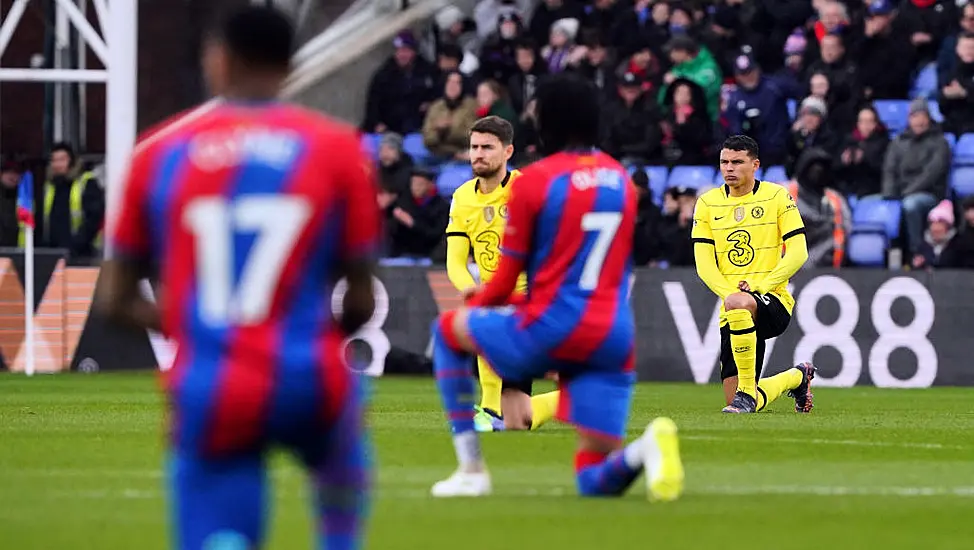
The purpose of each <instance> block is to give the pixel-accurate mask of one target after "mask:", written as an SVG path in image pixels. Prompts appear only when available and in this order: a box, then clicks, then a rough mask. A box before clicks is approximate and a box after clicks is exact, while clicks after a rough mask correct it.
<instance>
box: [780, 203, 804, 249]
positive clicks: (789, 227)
mask: <svg viewBox="0 0 974 550" xmlns="http://www.w3.org/2000/svg"><path fill="white" fill-rule="evenodd" d="M777 197H778V199H777V203H778V204H777V207H778V232H779V233H780V234H781V241H782V242H784V243H785V245H786V246H787V244H788V242H787V241H788V239H790V238H792V237H794V236H795V235H802V234H804V233H805V222H803V221H802V216H801V214H799V213H798V205H796V204H795V199H794V198H793V197H792V196H791V193H788V192H787V191H779V192H778V195H777Z"/></svg>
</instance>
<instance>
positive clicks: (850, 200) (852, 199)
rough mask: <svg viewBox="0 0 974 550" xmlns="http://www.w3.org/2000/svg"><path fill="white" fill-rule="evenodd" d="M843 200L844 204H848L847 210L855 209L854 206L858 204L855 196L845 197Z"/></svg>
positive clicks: (857, 198)
mask: <svg viewBox="0 0 974 550" xmlns="http://www.w3.org/2000/svg"><path fill="white" fill-rule="evenodd" d="M845 200H846V202H848V203H849V208H855V207H856V204H858V203H859V197H857V196H855V195H846V198H845Z"/></svg>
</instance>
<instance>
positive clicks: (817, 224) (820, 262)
mask: <svg viewBox="0 0 974 550" xmlns="http://www.w3.org/2000/svg"><path fill="white" fill-rule="evenodd" d="M836 183H837V182H836V180H835V173H834V171H833V169H832V155H831V153H829V152H828V151H826V150H824V149H821V148H819V147H810V148H808V149H806V150H805V151H804V152H803V153H802V155H801V157H799V159H798V164H797V166H796V168H795V177H794V178H793V179H792V180H791V181H790V182H789V183H788V192H789V193H791V196H792V198H793V199H794V200H795V204H796V205H798V213H799V214H801V216H802V220H803V221H804V222H805V239H806V241H807V242H808V261H806V262H805V266H807V267H836V268H838V267H842V265H843V261H844V259H845V244H846V236H847V235H848V234H849V231H850V230H851V228H852V212H851V210H850V209H849V203H848V202H847V201H846V199H845V198H844V197H843V196H842V194H841V193H839V192H838V191H837V190H836V189H835V185H836Z"/></svg>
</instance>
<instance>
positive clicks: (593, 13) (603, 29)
mask: <svg viewBox="0 0 974 550" xmlns="http://www.w3.org/2000/svg"><path fill="white" fill-rule="evenodd" d="M623 12H624V9H623V7H622V5H621V4H619V3H618V2H616V0H593V1H592V3H591V4H589V5H586V6H585V8H584V15H582V28H584V29H590V30H593V31H596V32H597V33H598V35H599V36H602V37H609V36H613V35H612V31H613V29H615V25H616V23H617V22H618V21H619V20H620V19H621V18H622V15H623Z"/></svg>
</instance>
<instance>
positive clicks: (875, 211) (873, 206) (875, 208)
mask: <svg viewBox="0 0 974 550" xmlns="http://www.w3.org/2000/svg"><path fill="white" fill-rule="evenodd" d="M901 215H902V209H901V207H900V201H896V200H885V199H880V198H872V197H865V198H861V199H859V201H858V202H856V207H855V208H854V209H853V210H852V228H853V230H855V229H856V228H865V227H870V226H872V227H875V226H878V225H881V226H883V228H884V230H885V233H886V237H888V238H889V239H891V240H892V239H895V238H897V237H899V236H900V217H901Z"/></svg>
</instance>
